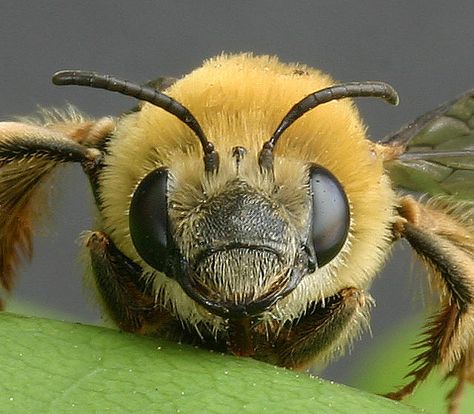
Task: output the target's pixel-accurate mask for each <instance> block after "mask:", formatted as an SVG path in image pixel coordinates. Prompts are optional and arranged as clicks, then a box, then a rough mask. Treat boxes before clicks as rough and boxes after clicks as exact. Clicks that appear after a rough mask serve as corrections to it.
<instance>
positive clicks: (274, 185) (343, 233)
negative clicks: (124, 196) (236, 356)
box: [129, 83, 396, 319]
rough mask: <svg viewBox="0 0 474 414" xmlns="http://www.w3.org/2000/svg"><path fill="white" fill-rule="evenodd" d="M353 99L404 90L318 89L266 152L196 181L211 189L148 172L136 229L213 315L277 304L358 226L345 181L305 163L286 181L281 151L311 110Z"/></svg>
mask: <svg viewBox="0 0 474 414" xmlns="http://www.w3.org/2000/svg"><path fill="white" fill-rule="evenodd" d="M348 96H381V97H384V98H385V99H387V100H392V101H394V100H395V97H396V94H395V92H394V91H393V90H392V89H391V88H390V87H389V86H387V85H386V84H382V83H351V84H344V85H339V86H335V87H331V88H326V89H324V90H321V91H318V92H316V93H313V94H311V95H310V96H309V97H306V98H304V99H303V100H301V101H300V102H298V103H297V104H296V105H295V106H294V107H293V108H292V109H291V110H290V112H289V113H288V114H287V115H286V116H285V117H284V118H283V120H282V122H281V124H280V125H279V126H278V128H277V129H276V131H275V133H274V134H273V135H272V136H271V138H270V140H268V141H266V142H265V144H264V145H263V146H262V148H261V149H260V150H259V151H258V152H255V151H249V150H248V149H247V148H244V147H234V148H231V149H230V150H228V151H226V152H225V153H221V154H219V156H218V157H217V158H216V159H219V160H220V161H219V163H220V164H214V168H212V169H209V168H207V164H205V168H204V172H205V174H204V175H203V176H202V177H201V178H200V180H201V182H200V184H198V186H197V187H199V185H200V186H201V189H202V191H201V192H200V193H199V195H197V196H195V197H193V196H192V195H190V194H186V192H187V191H189V189H186V188H187V186H186V183H184V182H180V184H179V185H177V184H176V182H177V181H179V180H177V177H176V175H175V174H174V171H173V170H172V169H171V170H170V169H168V168H167V167H159V168H157V169H155V170H153V171H151V172H149V173H148V174H147V175H146V176H145V177H144V178H143V179H142V180H141V181H140V182H139V184H138V185H137V187H136V189H135V191H134V193H133V196H132V200H131V204H130V210H129V219H130V221H129V224H130V235H131V238H132V241H133V244H134V246H135V248H136V250H137V252H138V254H139V255H140V256H141V258H142V259H143V260H144V261H145V262H146V263H148V264H149V265H150V266H151V267H153V268H154V269H156V270H158V271H160V272H163V273H164V274H166V275H167V276H168V277H170V278H172V279H174V280H176V281H177V282H178V283H179V284H180V286H181V287H182V289H183V290H184V292H186V294H187V295H188V296H189V297H190V298H192V299H193V300H194V301H195V302H197V303H198V304H199V305H202V306H203V307H205V308H206V309H207V310H208V311H210V312H212V313H213V314H216V315H219V316H222V317H225V318H237V319H238V318H246V317H250V316H255V315H257V314H260V313H262V312H263V311H265V310H267V309H269V308H270V307H271V306H272V305H274V304H275V303H276V302H277V301H279V300H280V299H282V298H284V297H285V296H287V295H288V294H289V293H290V292H292V291H293V290H294V289H295V288H296V287H297V286H298V285H299V283H300V282H301V280H302V279H303V278H304V277H305V276H306V275H308V274H311V273H313V272H314V271H315V270H316V269H317V268H321V267H323V266H325V265H326V264H328V263H329V262H331V260H332V259H334V257H336V255H337V254H338V253H339V252H340V250H341V249H342V247H343V246H344V244H345V242H346V239H347V236H348V233H349V227H350V209H349V202H348V199H347V196H346V194H345V191H344V189H343V187H342V185H341V184H340V182H339V181H338V180H337V178H336V177H335V176H334V175H333V174H332V173H331V172H330V171H329V170H327V169H326V168H324V167H322V166H319V165H314V164H309V165H305V164H302V165H301V170H302V171H304V173H303V174H301V176H302V179H301V183H300V184H299V185H297V186H295V185H294V184H295V183H285V182H284V181H285V179H284V178H281V177H276V176H275V172H274V168H273V166H274V160H273V149H274V147H275V145H276V143H277V141H278V138H279V137H280V135H281V134H282V133H283V131H284V130H285V129H286V128H287V127H288V126H289V125H290V124H291V123H292V122H294V121H295V120H296V119H298V118H299V117H300V116H302V115H303V114H304V113H305V112H307V111H308V110H310V109H312V108H314V107H316V106H317V105H318V104H321V103H324V102H327V101H330V100H332V99H338V98H343V97H348ZM247 154H249V156H247ZM253 155H255V156H253ZM219 165H220V167H219ZM280 169H281V168H280ZM249 172H250V173H249ZM196 175H198V174H196ZM205 187H209V188H211V191H206V190H205ZM188 188H189V187H188ZM194 188H196V186H195V187H194ZM282 188H284V190H281V189H282ZM288 188H296V189H297V191H296V193H297V194H294V195H293V197H294V199H295V202H294V203H293V204H294V205H297V206H298V207H297V208H296V209H295V211H291V210H292V209H291V207H289V206H288V195H286V199H285V202H283V201H281V200H280V198H281V191H283V192H285V191H287V189H288ZM198 191H199V190H198ZM193 198H194V199H193ZM190 199H193V202H190ZM183 200H185V201H183ZM290 204H291V203H290ZM301 212H304V213H303V215H301ZM299 213H300V214H299ZM298 214H299V216H298Z"/></svg>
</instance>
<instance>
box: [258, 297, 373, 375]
mask: <svg viewBox="0 0 474 414" xmlns="http://www.w3.org/2000/svg"><path fill="white" fill-rule="evenodd" d="M371 301H372V299H371V298H370V296H369V295H368V294H367V293H365V292H364V291H362V290H359V289H356V288H347V289H343V290H341V291H340V292H339V293H337V294H336V295H334V296H332V297H330V298H327V299H325V303H324V305H322V304H321V303H317V304H316V305H314V306H311V307H310V308H308V309H307V311H306V313H305V315H304V316H303V317H301V318H299V319H298V320H297V321H294V322H293V323H292V324H291V326H285V327H284V328H283V329H281V331H280V332H278V336H277V338H276V340H275V341H274V342H273V343H271V348H270V349H266V350H265V352H268V353H269V354H270V355H268V356H266V358H269V359H270V358H271V360H272V362H273V363H275V364H276V365H280V366H284V367H287V368H292V369H301V368H304V367H305V366H307V365H309V364H310V363H312V362H313V361H314V357H315V356H318V359H319V360H328V359H330V358H331V357H333V356H335V355H334V353H335V352H342V351H343V349H342V345H343V344H346V343H347V342H349V341H350V339H351V338H353V337H354V336H355V335H357V334H358V333H359V332H360V330H361V328H362V327H363V326H364V325H365V324H367V318H368V308H369V306H370V303H371ZM259 348H260V349H259ZM263 349H264V348H263ZM265 352H264V353H263V355H262V346H258V345H257V354H256V356H255V358H257V359H265V358H262V357H263V356H264V355H265ZM259 354H260V355H259Z"/></svg>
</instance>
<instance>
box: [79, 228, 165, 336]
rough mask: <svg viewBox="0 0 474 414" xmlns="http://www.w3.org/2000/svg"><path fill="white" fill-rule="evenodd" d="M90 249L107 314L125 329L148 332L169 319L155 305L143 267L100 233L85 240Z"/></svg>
mask: <svg viewBox="0 0 474 414" xmlns="http://www.w3.org/2000/svg"><path fill="white" fill-rule="evenodd" d="M85 245H86V247H88V248H89V250H90V256H91V262H92V270H93V273H94V277H95V284H96V286H97V289H98V290H99V292H100V296H101V299H102V301H103V304H104V306H105V309H106V311H107V313H108V315H109V316H110V317H111V318H112V320H113V321H114V322H115V323H116V324H117V326H118V327H119V328H120V329H122V330H124V331H128V332H138V333H148V332H149V331H157V330H158V329H159V327H160V325H163V324H165V323H168V322H170V320H171V316H170V314H169V313H168V312H167V311H166V310H165V309H164V308H163V307H161V306H160V305H158V304H157V298H156V297H155V295H154V294H153V293H152V291H151V286H150V285H149V284H147V283H146V281H145V280H144V279H143V277H142V269H141V268H140V267H139V266H138V265H136V264H135V263H134V262H132V261H131V260H130V259H128V258H127V257H126V256H124V255H123V254H122V253H121V252H120V251H119V250H118V249H117V247H116V246H115V245H114V243H113V242H112V240H110V238H109V237H108V236H107V235H106V234H105V233H103V232H99V231H96V232H91V233H90V234H89V235H88V237H87V239H86V240H85Z"/></svg>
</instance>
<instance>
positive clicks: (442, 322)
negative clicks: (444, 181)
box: [387, 197, 474, 412]
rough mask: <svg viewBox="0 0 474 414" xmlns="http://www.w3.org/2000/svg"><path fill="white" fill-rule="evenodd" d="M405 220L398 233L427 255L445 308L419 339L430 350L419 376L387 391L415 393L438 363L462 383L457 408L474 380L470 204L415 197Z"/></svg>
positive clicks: (454, 396)
mask: <svg viewBox="0 0 474 414" xmlns="http://www.w3.org/2000/svg"><path fill="white" fill-rule="evenodd" d="M399 212H400V220H399V221H398V223H396V225H395V229H394V233H396V234H398V235H399V236H401V237H404V238H405V239H406V240H407V241H408V242H409V243H410V245H411V246H412V247H413V249H414V250H415V252H416V253H417V255H418V256H419V257H420V258H421V259H422V261H423V262H424V264H425V265H426V268H427V270H428V272H429V276H430V279H431V282H432V285H433V286H436V287H437V288H438V289H437V293H439V297H440V303H441V309H440V311H438V313H436V314H435V315H434V316H433V317H432V318H431V320H430V321H429V323H428V324H427V326H426V330H425V332H424V336H425V337H424V338H423V339H422V340H421V341H420V342H419V343H418V344H417V345H418V348H422V349H424V350H423V352H421V353H420V354H419V355H418V356H417V357H416V359H415V361H414V363H415V364H416V366H415V368H414V369H413V370H412V371H411V372H410V373H409V375H410V376H413V380H412V381H411V382H410V383H408V384H407V385H405V386H404V387H402V388H400V389H399V390H398V391H395V392H392V393H389V394H387V396H388V397H390V398H392V399H396V400H400V399H402V398H404V397H406V396H407V395H409V394H411V393H412V392H413V390H414V388H415V387H416V385H417V384H418V383H420V382H421V381H423V380H424V379H425V378H426V377H427V376H428V374H429V373H430V372H431V370H432V369H433V368H434V367H435V366H440V368H441V369H442V370H443V371H444V372H445V373H447V376H450V377H456V378H457V379H458V385H457V386H456V387H455V388H454V390H453V391H452V392H451V394H450V395H449V396H448V399H449V400H450V401H451V406H452V411H451V412H456V407H457V402H458V401H459V398H460V397H461V394H462V390H463V387H464V383H465V381H466V379H469V381H472V380H473V379H474V375H473V373H474V359H473V357H472V351H471V349H472V347H473V345H474V243H473V241H472V231H473V227H472V213H471V212H470V209H469V208H468V206H467V205H465V204H462V203H454V202H450V201H448V200H443V199H442V200H437V201H432V202H428V203H426V204H423V203H421V202H418V201H415V200H414V199H412V198H411V197H403V198H402V199H401V200H400V208H399Z"/></svg>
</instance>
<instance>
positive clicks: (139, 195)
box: [129, 168, 169, 271]
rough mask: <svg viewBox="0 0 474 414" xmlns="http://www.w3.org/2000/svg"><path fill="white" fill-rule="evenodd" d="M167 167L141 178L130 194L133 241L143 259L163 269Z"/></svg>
mask: <svg viewBox="0 0 474 414" xmlns="http://www.w3.org/2000/svg"><path fill="white" fill-rule="evenodd" d="M167 193H168V170H167V169H166V168H158V169H156V170H154V171H152V172H151V173H149V174H148V175H147V176H145V178H144V179H143V180H142V181H141V182H140V184H139V185H138V187H137V188H136V189H135V192H134V193H133V196H132V202H131V204H130V211H129V226H130V235H131V236H132V242H133V244H134V246H135V248H136V249H137V252H138V254H139V255H140V256H141V258H142V259H143V260H145V262H147V263H148V264H149V265H150V266H152V267H153V268H155V269H156V270H159V271H164V269H165V267H166V259H167V252H168V244H169V243H168V241H169V237H168V235H169V228H168V194H167Z"/></svg>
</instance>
